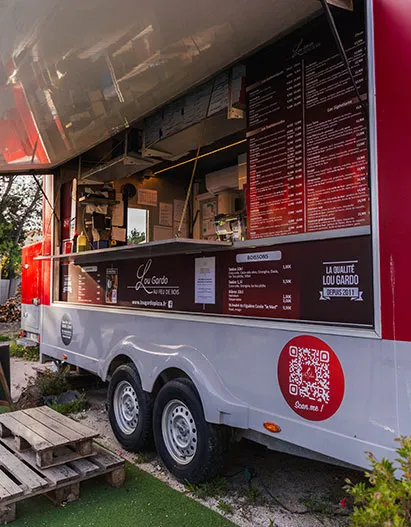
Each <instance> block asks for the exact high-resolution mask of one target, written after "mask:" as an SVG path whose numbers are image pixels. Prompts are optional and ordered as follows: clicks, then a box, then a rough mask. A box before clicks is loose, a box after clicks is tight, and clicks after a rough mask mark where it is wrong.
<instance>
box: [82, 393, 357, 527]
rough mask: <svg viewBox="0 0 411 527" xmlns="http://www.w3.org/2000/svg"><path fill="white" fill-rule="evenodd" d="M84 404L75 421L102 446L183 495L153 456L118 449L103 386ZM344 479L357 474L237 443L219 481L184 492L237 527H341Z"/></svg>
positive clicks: (344, 520)
mask: <svg viewBox="0 0 411 527" xmlns="http://www.w3.org/2000/svg"><path fill="white" fill-rule="evenodd" d="M88 400H89V402H90V404H91V407H90V408H89V410H87V411H86V412H84V413H82V414H79V415H77V416H74V417H75V418H76V419H81V422H82V423H84V424H85V425H88V426H90V427H91V428H93V429H97V430H99V432H100V434H101V437H102V442H103V443H105V444H106V445H107V446H109V447H111V448H114V449H115V450H117V451H120V452H122V454H123V455H124V457H126V458H127V459H129V460H130V461H132V462H134V463H137V464H138V465H139V467H140V468H142V469H143V470H145V471H147V472H150V473H151V474H154V475H155V476H156V477H158V478H160V479H161V480H163V481H164V482H165V483H167V484H168V485H169V486H171V487H173V488H175V489H177V490H180V491H181V492H189V490H188V489H187V488H185V487H184V486H183V485H181V484H180V483H178V482H177V481H176V480H175V479H174V478H173V477H172V476H171V475H170V474H169V473H168V472H167V470H165V469H164V467H163V466H162V464H161V461H160V460H159V458H158V457H157V455H156V454H155V452H149V453H145V454H129V453H127V452H124V451H123V450H122V447H121V446H120V445H119V443H118V442H117V441H116V439H115V437H114V435H113V432H112V430H111V427H110V424H109V422H108V417H107V412H106V390H105V389H104V388H103V389H99V390H94V391H90V392H89V393H88ZM248 474H250V475H251V481H250V482H249V483H248V482H247V479H248V477H247V476H248ZM346 477H350V478H351V479H353V480H358V479H359V478H360V474H358V473H355V472H354V473H353V472H352V471H349V470H348V469H342V468H339V467H334V466H332V465H327V464H324V463H319V462H314V461H310V460H306V459H302V458H298V457H296V456H291V455H287V454H281V453H277V452H273V451H270V450H268V449H266V448H264V447H262V446H260V445H256V444H254V443H252V442H248V441H244V440H243V441H241V442H240V443H236V444H235V445H233V448H232V449H230V453H229V454H228V457H227V465H226V467H225V468H224V471H223V478H221V479H220V480H218V481H217V482H216V483H214V484H211V485H204V486H201V487H200V488H197V489H190V494H191V495H193V497H194V498H196V499H199V498H198V496H200V501H201V502H202V503H204V504H205V505H206V506H207V507H211V508H212V509H215V510H217V511H218V512H220V513H221V507H222V505H221V501H224V502H226V503H228V504H229V505H228V509H230V512H229V513H228V514H227V516H228V517H229V518H230V519H231V520H232V521H233V522H235V523H236V524H237V525H240V526H242V527H320V526H326V527H346V526H348V524H349V519H348V512H347V509H345V508H343V507H341V506H340V504H339V502H340V500H341V499H342V498H343V497H344V496H345V492H344V490H342V487H343V485H344V480H345V478H346ZM193 490H194V492H192V491H193ZM230 505H231V507H230ZM223 507H224V506H223ZM224 508H225V509H226V507H224ZM231 510H232V514H231Z"/></svg>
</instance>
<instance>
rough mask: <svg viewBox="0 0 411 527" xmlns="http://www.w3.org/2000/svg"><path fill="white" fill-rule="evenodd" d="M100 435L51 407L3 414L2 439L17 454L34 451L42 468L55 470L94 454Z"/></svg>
mask: <svg viewBox="0 0 411 527" xmlns="http://www.w3.org/2000/svg"><path fill="white" fill-rule="evenodd" d="M98 435H99V434H98V433H96V432H95V431H93V430H91V429H89V428H87V427H85V426H83V425H81V424H80V423H78V422H77V421H73V420H72V419H70V418H68V417H65V416H64V415H61V414H59V413H58V412H55V411H54V410H52V409H51V408H49V407H48V406H42V407H39V408H30V409H29V410H18V411H16V412H10V413H8V414H2V415H0V438H1V439H2V441H3V443H4V444H7V445H8V446H9V447H10V448H12V443H14V444H15V445H16V448H17V450H18V451H22V452H23V451H26V450H30V449H31V450H32V451H33V452H34V453H35V457H36V464H37V466H38V467H39V468H48V467H54V466H57V465H62V464H65V463H68V462H71V461H75V460H77V459H82V458H85V457H89V456H92V455H93V439H94V438H96V437H98Z"/></svg>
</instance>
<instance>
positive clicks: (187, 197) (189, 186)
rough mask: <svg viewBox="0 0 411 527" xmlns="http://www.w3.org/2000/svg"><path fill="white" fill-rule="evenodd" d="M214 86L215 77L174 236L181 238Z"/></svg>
mask: <svg viewBox="0 0 411 527" xmlns="http://www.w3.org/2000/svg"><path fill="white" fill-rule="evenodd" d="M214 87H215V78H214V80H213V84H212V86H211V90H210V95H209V97H208V103H207V109H206V112H205V116H204V120H203V126H202V127H201V134H200V137H199V141H198V147H197V154H196V157H195V160H194V165H193V170H192V172H191V178H190V183H189V185H188V189H187V195H186V199H185V202H184V207H183V212H182V213H181V218H180V223H179V225H178V229H177V233H176V238H181V227H182V226H183V222H184V218H185V215H186V213H187V208H188V202H189V200H190V196H191V190H192V188H193V183H194V176H195V173H196V170H197V164H198V156H199V155H200V150H201V146H202V143H203V139H204V132H205V128H206V123H207V117H208V112H209V111H210V106H211V99H212V98H213V93H214Z"/></svg>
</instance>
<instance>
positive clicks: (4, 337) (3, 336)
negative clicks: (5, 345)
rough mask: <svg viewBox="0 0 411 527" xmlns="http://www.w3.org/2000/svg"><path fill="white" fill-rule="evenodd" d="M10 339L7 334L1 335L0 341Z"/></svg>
mask: <svg viewBox="0 0 411 527" xmlns="http://www.w3.org/2000/svg"><path fill="white" fill-rule="evenodd" d="M9 340H10V337H7V336H6V335H0V342H8V341H9Z"/></svg>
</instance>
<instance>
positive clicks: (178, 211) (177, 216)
mask: <svg viewBox="0 0 411 527" xmlns="http://www.w3.org/2000/svg"><path fill="white" fill-rule="evenodd" d="M183 210H184V201H183V200H182V199H175V200H174V221H176V222H179V221H180V220H181V216H182V215H183Z"/></svg>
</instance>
